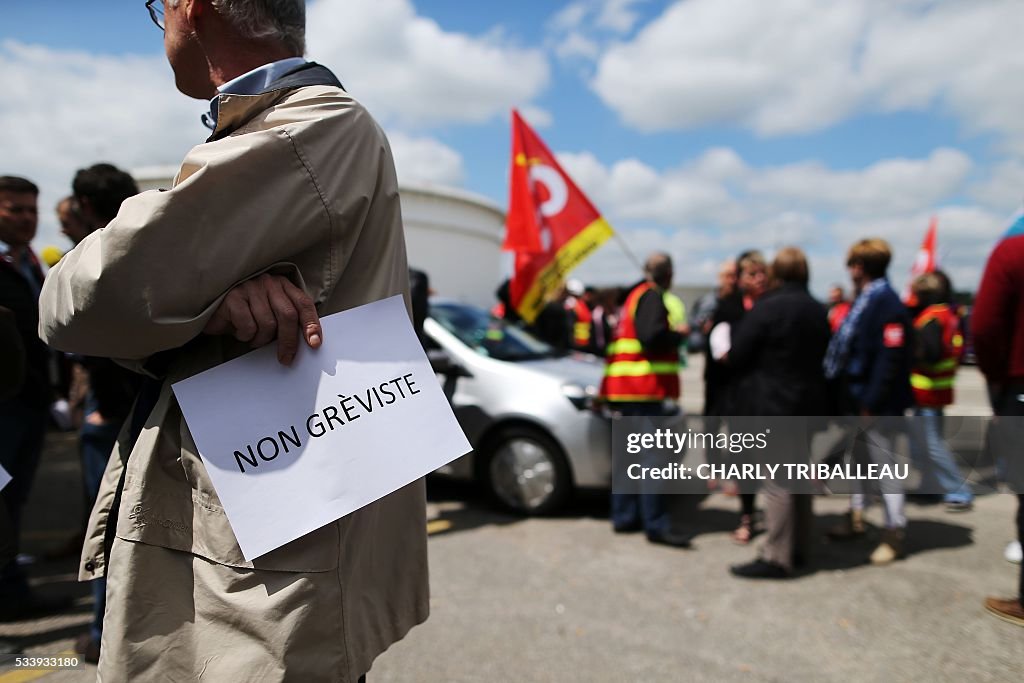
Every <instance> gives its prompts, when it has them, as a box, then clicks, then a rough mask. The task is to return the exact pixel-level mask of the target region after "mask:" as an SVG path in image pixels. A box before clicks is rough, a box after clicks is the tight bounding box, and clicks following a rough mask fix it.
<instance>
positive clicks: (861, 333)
mask: <svg viewBox="0 0 1024 683" xmlns="http://www.w3.org/2000/svg"><path fill="white" fill-rule="evenodd" d="M891 260H892V250H891V249H890V247H889V244H888V243H887V242H886V241H885V240H882V239H878V238H873V239H864V240H861V241H859V242H857V243H856V244H854V245H853V246H852V247H851V248H850V251H849V255H848V257H847V260H846V267H847V269H848V270H849V273H850V279H851V280H852V281H853V284H854V287H855V289H856V290H857V292H858V295H857V299H856V300H855V301H854V302H853V306H852V308H851V309H850V312H849V314H848V315H847V316H846V319H845V320H844V321H843V324H842V326H841V327H840V328H839V331H838V332H837V333H836V334H835V336H834V337H832V341H831V342H830V344H829V347H828V353H827V354H826V356H825V376H826V378H827V379H829V380H832V381H835V382H837V384H838V394H839V402H840V410H841V411H842V412H843V414H846V415H856V416H860V418H861V419H862V421H863V422H862V423H863V425H864V429H863V438H857V440H856V442H855V453H858V454H859V455H860V456H861V457H866V458H867V459H868V460H870V461H871V462H874V463H876V464H878V465H893V464H894V463H895V460H894V455H893V452H892V450H893V439H894V438H895V435H896V431H897V429H898V420H897V419H894V418H900V419H902V416H903V413H904V412H905V411H906V410H907V408H909V407H910V406H911V405H913V402H914V399H913V394H912V393H911V388H910V371H911V367H912V366H913V347H912V333H913V328H912V324H911V321H910V314H909V312H908V311H907V307H906V306H904V305H903V302H902V301H900V298H899V295H897V294H896V292H895V291H894V290H893V288H892V286H891V285H890V284H889V281H888V279H886V271H887V270H888V268H889V262H890V261H891ZM886 418H890V419H886ZM880 488H881V493H882V499H883V501H884V503H885V531H884V532H883V534H882V539H881V542H880V543H879V545H878V547H877V548H875V550H874V552H872V553H871V557H870V560H871V563H872V564H875V565H885V564H889V563H890V562H892V561H893V560H896V559H898V558H900V557H902V556H903V554H904V542H905V536H906V534H905V528H906V525H907V520H906V517H905V515H904V511H903V510H904V494H903V486H902V484H901V482H900V481H899V480H896V479H883V480H882V481H881V482H880ZM866 501H867V499H866V497H865V495H864V494H863V493H855V494H854V495H853V496H852V497H851V501H850V506H851V509H850V513H849V516H848V517H847V518H846V520H844V522H843V523H842V524H840V525H839V526H837V527H835V528H833V529H832V530H831V531H830V533H829V535H830V536H831V537H832V538H834V539H837V540H839V539H847V538H853V537H858V536H862V535H863V534H864V531H865V529H864V519H863V513H864V507H865V504H866Z"/></svg>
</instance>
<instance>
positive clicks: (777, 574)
mask: <svg viewBox="0 0 1024 683" xmlns="http://www.w3.org/2000/svg"><path fill="white" fill-rule="evenodd" d="M729 572H730V573H732V575H733V576H738V577H740V578H743V579H788V578H789V577H790V573H789V570H788V569H786V568H785V567H783V566H782V565H781V564H775V563H774V562H766V561H765V560H761V559H757V560H754V561H753V562H750V563H748V564H737V565H733V566H732V567H729Z"/></svg>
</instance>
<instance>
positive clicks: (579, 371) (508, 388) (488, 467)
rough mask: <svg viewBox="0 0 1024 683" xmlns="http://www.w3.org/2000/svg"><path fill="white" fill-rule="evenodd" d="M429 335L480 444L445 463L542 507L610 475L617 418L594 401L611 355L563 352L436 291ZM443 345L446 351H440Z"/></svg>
mask: <svg viewBox="0 0 1024 683" xmlns="http://www.w3.org/2000/svg"><path fill="white" fill-rule="evenodd" d="M423 330H424V332H425V335H426V337H427V338H426V340H425V343H426V345H427V347H428V350H429V351H431V353H432V356H433V357H434V358H435V359H436V358H437V357H438V356H441V357H442V358H444V357H445V356H446V357H447V358H446V359H443V360H441V362H440V363H435V368H436V369H439V370H444V368H443V366H444V364H445V363H446V362H447V363H450V367H449V368H448V369H447V373H446V374H445V375H444V380H443V381H444V383H445V392H446V393H447V394H448V397H449V400H451V402H452V406H453V408H454V410H455V415H456V416H457V417H458V420H459V423H460V424H461V425H462V428H463V430H464V431H465V432H466V436H467V437H468V438H469V441H470V443H471V444H472V445H473V449H474V450H473V452H472V453H469V454H468V455H466V456H465V457H463V458H460V459H459V460H456V461H455V462H453V463H451V464H449V465H446V466H445V467H443V468H441V469H440V470H438V473H439V474H444V475H449V476H453V477H458V478H462V479H475V480H477V481H479V482H480V484H481V485H483V486H484V487H485V488H486V489H487V491H488V492H489V493H490V494H491V496H492V497H493V498H494V499H496V500H497V501H498V502H499V503H501V504H502V505H504V506H505V507H507V508H510V509H512V510H515V511H517V512H521V513H524V514H545V513H548V512H551V511H553V510H555V509H557V508H558V507H559V506H560V505H562V504H564V503H565V502H566V500H568V499H569V497H570V496H571V495H572V492H573V490H574V489H575V488H577V487H603V488H607V487H609V485H610V482H611V423H610V421H609V420H608V419H607V418H606V417H603V416H602V415H601V414H599V413H598V412H596V411H595V410H593V403H594V398H595V397H596V395H597V390H598V387H599V386H600V382H601V375H602V373H603V371H604V362H603V361H602V360H600V359H598V358H595V357H594V356H590V355H587V354H576V353H573V354H569V355H563V354H559V353H557V352H555V351H554V350H553V349H552V348H551V347H550V346H548V345H547V344H545V343H543V342H541V341H539V340H538V339H536V338H534V337H532V336H530V335H529V334H528V333H526V332H524V331H523V330H522V329H520V328H518V327H515V326H512V325H508V324H506V323H505V322H503V321H499V320H496V319H494V318H493V317H491V316H490V314H488V313H487V312H486V311H484V310H482V309H479V308H476V307H473V306H467V305H465V304H459V303H452V302H447V301H432V302H431V306H430V317H429V318H428V319H427V320H426V321H425V322H424V326H423ZM438 352H443V353H440V354H439V353H438Z"/></svg>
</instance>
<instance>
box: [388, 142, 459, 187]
mask: <svg viewBox="0 0 1024 683" xmlns="http://www.w3.org/2000/svg"><path fill="white" fill-rule="evenodd" d="M388 139H389V140H390V142H391V151H392V153H393V154H394V157H395V170H396V172H397V173H398V180H399V182H403V183H405V182H410V181H426V182H430V183H438V184H441V185H458V184H460V183H461V182H462V179H463V176H464V169H463V166H462V155H460V154H459V153H458V152H456V151H455V150H454V149H452V148H451V147H448V146H447V145H445V144H444V143H441V142H439V141H437V140H434V139H433V138H426V137H413V136H410V135H407V134H405V133H402V132H395V133H391V134H390V135H389V136H388Z"/></svg>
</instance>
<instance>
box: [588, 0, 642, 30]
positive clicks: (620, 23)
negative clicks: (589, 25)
mask: <svg viewBox="0 0 1024 683" xmlns="http://www.w3.org/2000/svg"><path fill="white" fill-rule="evenodd" d="M642 2H644V0H604V1H603V2H602V3H601V8H600V11H599V12H598V15H597V19H596V24H597V26H599V27H601V28H606V29H609V30H611V31H615V32H617V33H628V32H629V31H631V30H632V29H633V27H634V26H635V25H636V22H637V21H638V20H639V19H640V15H639V13H638V12H637V11H636V5H638V4H640V3H642Z"/></svg>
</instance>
